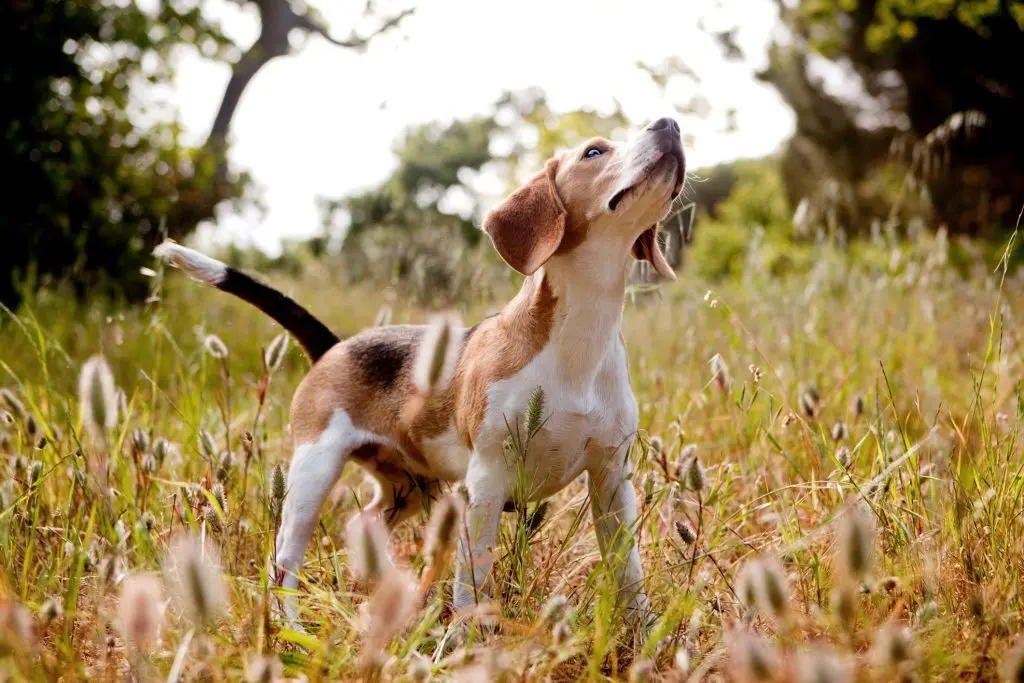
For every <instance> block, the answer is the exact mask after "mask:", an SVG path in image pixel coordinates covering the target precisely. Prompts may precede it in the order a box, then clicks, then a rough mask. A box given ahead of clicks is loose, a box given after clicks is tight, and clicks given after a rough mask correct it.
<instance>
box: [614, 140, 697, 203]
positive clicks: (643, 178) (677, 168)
mask: <svg viewBox="0 0 1024 683" xmlns="http://www.w3.org/2000/svg"><path fill="white" fill-rule="evenodd" d="M670 164H671V165H672V167H673V172H674V173H675V176H676V182H675V185H674V186H673V187H672V197H671V199H673V200H674V199H675V198H676V197H678V196H679V193H680V192H682V190H683V181H684V179H685V178H686V172H685V170H684V169H685V168H686V166H685V164H684V162H683V155H682V152H680V151H676V150H672V151H670V152H666V153H665V154H663V155H661V157H659V158H658V160H657V161H655V162H653V163H651V164H650V165H648V166H647V167H645V168H644V169H643V171H641V173H640V174H639V179H638V180H637V181H636V182H635V183H633V184H632V185H629V186H627V187H624V188H623V189H621V190H619V191H618V192H616V193H615V194H613V195H612V198H611V199H610V200H608V208H609V209H610V210H612V211H615V210H616V209H617V208H618V207H619V204H620V203H621V202H622V200H623V199H625V198H626V197H627V196H629V194H630V193H632V192H633V191H635V190H636V189H637V188H639V187H640V186H641V185H643V184H644V183H645V182H647V181H648V180H649V179H650V178H651V177H652V176H654V174H655V173H657V172H658V171H659V170H660V169H667V168H668V166H669V165H670Z"/></svg>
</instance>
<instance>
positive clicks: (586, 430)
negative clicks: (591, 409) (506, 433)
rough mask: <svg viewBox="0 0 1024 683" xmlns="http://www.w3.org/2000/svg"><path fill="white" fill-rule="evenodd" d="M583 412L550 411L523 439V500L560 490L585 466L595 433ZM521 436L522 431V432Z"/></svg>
mask: <svg viewBox="0 0 1024 683" xmlns="http://www.w3.org/2000/svg"><path fill="white" fill-rule="evenodd" d="M595 427H596V425H594V424H592V423H591V420H590V419H589V418H588V416H586V415H580V414H566V413H563V414H559V413H552V414H551V415H549V416H548V417H547V420H546V422H545V423H544V427H542V428H541V429H540V430H538V431H537V433H536V434H534V435H533V437H532V438H530V439H529V441H526V442H524V444H523V445H524V447H525V450H526V458H525V459H524V460H523V461H522V465H521V467H522V475H523V476H522V477H521V481H522V485H524V486H525V490H524V491H517V492H516V493H517V494H519V495H525V498H526V500H540V499H542V498H547V497H549V496H551V495H554V494H555V493H557V492H559V491H561V490H562V489H563V488H565V487H566V486H568V485H569V484H570V483H572V481H573V480H574V479H576V477H578V476H579V475H580V474H581V473H582V472H583V470H585V469H586V468H587V465H588V462H589V459H588V446H589V445H590V443H591V442H592V441H593V440H594V439H595V437H596V436H597V432H598V431H599V430H598V429H595ZM523 436H524V437H525V434H524V435H523Z"/></svg>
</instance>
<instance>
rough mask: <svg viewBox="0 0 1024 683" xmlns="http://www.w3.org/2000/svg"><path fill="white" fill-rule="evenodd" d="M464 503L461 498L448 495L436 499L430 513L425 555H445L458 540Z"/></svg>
mask: <svg viewBox="0 0 1024 683" xmlns="http://www.w3.org/2000/svg"><path fill="white" fill-rule="evenodd" d="M463 512H464V505H463V502H462V498H461V497H459V496H456V495H448V496H445V497H444V498H442V499H441V500H440V501H438V502H437V503H436V504H435V506H434V510H433V512H432V513H431V515H430V527H429V529H428V533H427V544H426V549H427V552H426V556H427V557H441V556H447V555H448V553H450V552H451V551H452V549H453V548H455V545H456V543H457V542H458V540H459V529H460V526H461V524H462V515H463Z"/></svg>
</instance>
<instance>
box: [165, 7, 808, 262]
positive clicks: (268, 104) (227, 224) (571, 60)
mask: <svg viewBox="0 0 1024 683" xmlns="http://www.w3.org/2000/svg"><path fill="white" fill-rule="evenodd" d="M393 1H394V2H398V1H399V0H393ZM745 2H747V3H749V11H748V12H747V14H746V15H745V16H744V17H743V18H742V20H741V21H742V24H741V32H740V35H739V42H740V44H741V46H742V47H743V48H744V49H745V51H746V53H747V55H748V58H751V59H753V63H754V65H755V66H757V65H760V64H761V63H762V61H763V59H764V49H765V45H766V44H767V40H768V38H769V36H770V34H771V31H772V30H773V27H774V25H775V14H774V8H773V3H771V2H768V1H767V0H745ZM362 4H363V3H362V2H357V1H355V0H349V1H347V2H341V1H339V0H330V1H328V0H322V2H321V3H320V4H319V5H318V6H319V7H320V9H321V11H322V13H323V15H324V16H325V18H326V19H327V20H328V22H329V25H330V26H331V27H332V29H333V33H334V34H335V35H337V36H339V37H346V36H347V35H348V33H349V32H350V31H351V29H352V28H353V27H354V26H356V27H360V28H363V29H369V28H371V27H372V26H373V22H365V21H364V20H362V19H361V17H360V14H361V10H362ZM378 4H380V5H381V7H382V9H387V8H389V7H391V8H395V7H402V6H403V5H389V4H388V3H387V2H380V3H378ZM415 6H416V13H415V14H414V15H413V16H412V17H409V18H408V19H407V20H406V21H405V22H403V24H402V28H401V29H400V30H398V31H395V32H394V33H392V34H388V35H386V36H384V37H381V38H378V39H377V40H375V41H374V42H373V43H372V44H371V47H370V48H369V50H368V51H367V52H365V53H364V54H357V53H355V52H353V51H351V50H344V49H341V48H337V47H334V46H332V45H330V44H329V43H327V42H326V41H323V40H322V39H319V38H311V39H309V40H308V42H307V43H306V44H305V45H304V46H302V47H301V48H300V49H297V50H296V51H295V53H294V54H293V55H291V56H288V57H284V58H280V59H277V60H274V61H272V62H271V63H270V64H268V65H267V66H266V67H264V69H263V70H262V71H261V72H260V73H259V74H258V75H257V76H256V78H255V79H254V80H253V81H252V83H251V84H250V85H249V87H248V89H247V90H246V91H245V94H244V95H243V97H242V101H241V104H240V106H239V108H238V110H237V112H236V114H235V118H234V120H233V122H232V130H231V137H232V140H233V144H232V148H231V161H232V164H233V165H234V167H235V168H237V169H246V170H248V171H249V172H250V173H251V174H252V175H253V177H254V178H255V180H256V183H257V185H258V188H259V194H260V198H261V200H262V201H263V203H264V205H265V208H266V212H265V214H262V215H261V214H259V213H257V212H256V211H252V212H246V213H245V214H244V215H239V214H236V213H233V212H231V211H230V210H225V211H224V212H223V214H222V216H221V217H220V218H221V220H220V225H219V227H218V228H217V229H216V230H212V229H210V228H209V227H207V228H206V229H205V230H204V231H203V232H202V238H203V239H204V240H209V241H214V242H226V241H235V242H239V243H242V244H255V245H257V246H259V247H261V248H263V249H265V250H267V251H269V252H271V253H274V252H277V251H278V250H279V249H280V239H281V238H282V237H289V238H292V237H304V236H309V235H312V234H314V233H315V232H317V231H318V230H319V228H320V224H321V221H320V216H319V215H318V212H317V209H316V206H315V199H316V197H318V196H325V197H338V196H342V195H344V194H348V193H352V192H356V191H359V190H360V189H363V188H366V187H368V186H371V185H374V184H376V183H378V182H379V181H380V180H382V179H383V178H384V177H386V175H387V174H388V172H389V171H390V170H391V169H392V168H393V166H394V163H395V161H394V157H393V155H392V154H391V147H392V144H393V143H394V141H395V139H396V138H397V137H399V136H400V134H401V132H402V131H403V129H404V128H406V127H407V126H410V125H413V124H417V123H422V122H426V121H430V120H451V119H453V118H460V117H465V116H470V115H473V114H475V113H480V112H484V111H486V110H487V109H488V108H489V105H490V104H491V103H492V102H493V101H494V100H495V99H496V98H497V97H498V96H499V94H500V93H501V91H502V90H504V89H520V88H526V87H529V86H540V87H541V88H543V89H544V90H545V91H546V92H547V94H548V98H549V102H550V103H551V104H552V106H553V107H554V108H555V109H556V110H558V111H561V110H568V109H575V108H579V107H584V106H588V107H594V108H598V109H601V110H608V109H610V107H611V105H612V102H613V100H614V99H617V100H618V101H619V102H620V103H621V104H622V107H623V109H624V110H625V112H626V114H627V116H629V117H630V119H631V120H632V121H636V122H643V121H646V120H650V119H653V118H657V117H658V116H663V115H674V111H673V109H672V100H673V94H672V93H671V92H670V93H669V94H668V95H667V96H664V95H662V93H660V92H659V90H658V88H657V87H656V86H655V85H654V84H653V83H652V82H651V81H650V79H649V78H648V77H647V76H646V75H645V74H643V73H642V72H641V71H639V70H638V69H637V68H636V67H635V66H634V65H635V63H636V61H637V60H644V61H647V62H658V61H660V60H662V59H663V58H665V57H669V56H679V57H682V58H683V59H684V60H685V61H686V62H687V63H688V64H689V65H690V66H691V67H692V68H694V69H695V70H696V71H697V72H698V73H699V74H700V75H701V77H702V79H703V83H702V85H701V88H702V94H703V95H704V96H705V97H706V98H707V99H708V100H710V102H711V103H712V106H713V107H715V109H716V110H719V111H724V110H725V109H726V108H728V107H735V108H736V109H737V118H736V121H737V125H738V132H736V133H734V134H731V135H721V134H719V133H717V132H715V130H714V129H716V128H720V127H721V119H720V118H719V120H718V121H717V122H716V123H715V124H714V125H712V124H709V123H705V124H702V123H700V122H699V121H690V120H681V124H682V125H683V126H684V129H685V130H687V131H689V132H691V133H694V134H695V135H696V138H697V139H696V143H695V145H694V146H693V147H692V148H690V149H687V155H688V165H689V166H690V167H691V168H697V167H698V166H702V165H705V164H711V163H715V162H718V161H723V160H729V159H733V158H736V157H741V156H757V155H762V154H766V153H768V152H771V151H772V150H774V149H775V148H776V147H777V146H778V144H779V143H780V141H781V140H782V139H784V138H785V137H786V136H788V135H789V133H790V132H791V130H792V127H793V116H792V114H791V113H790V111H789V110H788V109H787V108H786V106H785V105H784V104H783V103H782V102H781V100H780V99H779V98H778V96H777V95H776V94H775V92H774V91H773V90H772V89H771V88H770V87H767V86H764V85H762V84H759V83H757V82H756V81H755V80H754V79H753V77H752V75H751V69H750V66H743V65H731V64H726V63H725V62H724V61H723V60H722V58H721V56H720V51H719V50H718V49H717V48H716V47H715V46H714V45H713V44H712V42H711V40H710V39H709V38H708V37H707V36H706V35H704V34H703V33H702V32H700V31H699V30H698V29H697V18H698V16H697V14H698V13H699V11H700V9H701V8H704V9H707V8H708V7H710V6H711V0H630V1H629V2H626V1H625V0H617V1H614V2H613V1H612V0H518V1H517V2H500V1H497V0H488V1H483V0H430V1H427V0H423V1H420V2H416V3H415ZM731 6H732V7H735V6H736V4H735V3H732V4H731ZM209 8H210V12H211V14H212V15H214V16H217V17H220V18H222V20H223V22H224V27H225V29H226V30H227V31H228V32H229V33H230V34H231V35H232V37H234V38H235V39H236V40H237V41H238V42H239V44H240V45H242V46H243V47H244V46H247V45H249V44H250V43H251V42H252V41H253V40H254V39H255V37H256V35H257V32H258V27H259V23H258V19H257V16H256V14H255V11H245V10H244V9H243V8H240V7H239V6H238V5H236V4H234V3H231V2H226V1H225V0H211V1H210V3H209ZM250 9H251V8H250ZM705 16H706V18H707V19H709V20H710V21H714V17H713V16H708V15H707V14H706V12H705ZM228 77H229V69H228V67H227V66H226V65H223V64H216V63H212V62H209V61H205V60H203V59H201V58H200V57H199V56H198V55H189V56H187V57H184V58H183V59H182V61H181V63H180V65H179V73H178V92H177V94H176V96H175V98H174V100H175V104H176V105H177V106H178V108H179V111H180V115H181V117H182V120H183V123H184V125H185V127H186V130H187V131H188V134H189V137H190V138H191V140H192V141H193V142H199V141H201V140H203V139H204V138H205V136H206V133H207V132H208V130H209V127H210V124H211V123H212V121H213V117H214V114H215V113H216V111H217V108H218V106H219V104H220V100H221V96H222V94H223V91H224V86H225V84H226V83H227V80H228ZM676 95H677V96H678V95H679V93H676ZM676 99H681V98H679V97H677V98H676ZM677 118H679V117H678V115H677Z"/></svg>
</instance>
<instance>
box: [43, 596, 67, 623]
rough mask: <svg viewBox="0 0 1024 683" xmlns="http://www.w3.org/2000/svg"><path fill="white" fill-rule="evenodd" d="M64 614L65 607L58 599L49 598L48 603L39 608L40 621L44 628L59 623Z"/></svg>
mask: <svg viewBox="0 0 1024 683" xmlns="http://www.w3.org/2000/svg"><path fill="white" fill-rule="evenodd" d="M63 614H64V605H63V604H61V601H60V600H58V599H57V598H47V600H46V602H44V603H43V604H42V606H41V607H40V608H39V621H40V623H42V625H43V626H49V625H50V624H52V623H53V622H55V621H57V620H58V619H60V618H61V616H63Z"/></svg>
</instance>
